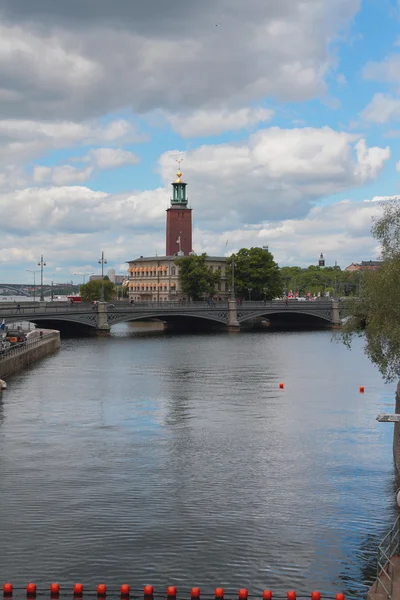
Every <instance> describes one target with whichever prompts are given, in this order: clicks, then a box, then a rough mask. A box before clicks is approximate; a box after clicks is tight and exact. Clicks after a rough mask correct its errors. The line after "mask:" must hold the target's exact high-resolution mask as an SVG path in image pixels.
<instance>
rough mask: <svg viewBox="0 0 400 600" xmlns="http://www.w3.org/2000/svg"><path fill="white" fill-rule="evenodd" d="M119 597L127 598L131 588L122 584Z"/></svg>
mask: <svg viewBox="0 0 400 600" xmlns="http://www.w3.org/2000/svg"><path fill="white" fill-rule="evenodd" d="M120 592H121V596H124V597H126V596H129V594H130V593H131V588H130V586H129V585H128V584H127V583H123V584H122V585H121V588H120Z"/></svg>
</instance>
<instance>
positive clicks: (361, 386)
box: [360, 385, 365, 394]
mask: <svg viewBox="0 0 400 600" xmlns="http://www.w3.org/2000/svg"><path fill="white" fill-rule="evenodd" d="M364 392H365V387H364V386H363V385H360V394H363V393H364Z"/></svg>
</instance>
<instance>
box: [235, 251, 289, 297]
mask: <svg viewBox="0 0 400 600" xmlns="http://www.w3.org/2000/svg"><path fill="white" fill-rule="evenodd" d="M232 259H234V263H235V264H234V269H235V293H236V296H237V297H238V298H242V299H247V298H249V297H250V298H251V299H252V300H263V299H264V298H266V299H267V300H272V298H276V297H277V296H280V295H281V294H282V282H281V277H280V273H279V267H278V265H277V264H276V262H275V261H274V257H273V255H272V254H271V252H269V251H268V250H265V249H263V248H242V249H241V250H239V252H237V253H236V254H232V256H230V257H229V258H227V261H226V262H227V277H228V281H231V279H232ZM250 289H251V292H249V290H250Z"/></svg>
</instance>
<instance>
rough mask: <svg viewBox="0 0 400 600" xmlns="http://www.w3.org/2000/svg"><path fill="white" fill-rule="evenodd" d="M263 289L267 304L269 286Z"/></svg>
mask: <svg viewBox="0 0 400 600" xmlns="http://www.w3.org/2000/svg"><path fill="white" fill-rule="evenodd" d="M263 289H264V302H266V301H267V292H268V288H267V286H265V288H263Z"/></svg>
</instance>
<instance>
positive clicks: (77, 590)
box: [74, 583, 83, 596]
mask: <svg viewBox="0 0 400 600" xmlns="http://www.w3.org/2000/svg"><path fill="white" fill-rule="evenodd" d="M82 594H83V585H82V583H75V585H74V596H82Z"/></svg>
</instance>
